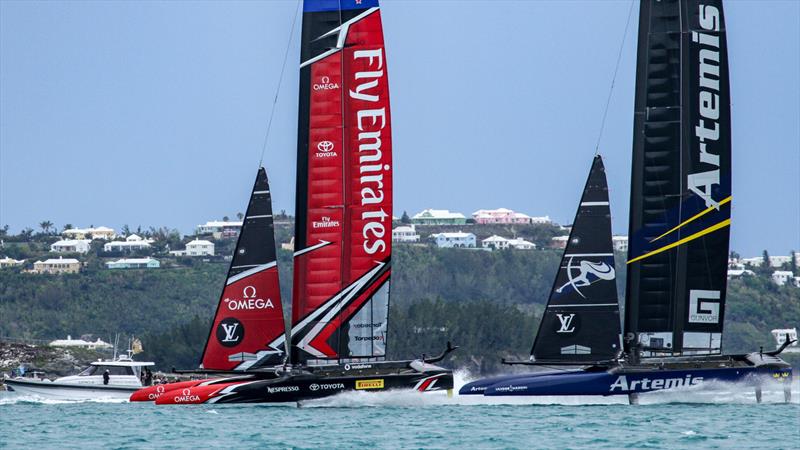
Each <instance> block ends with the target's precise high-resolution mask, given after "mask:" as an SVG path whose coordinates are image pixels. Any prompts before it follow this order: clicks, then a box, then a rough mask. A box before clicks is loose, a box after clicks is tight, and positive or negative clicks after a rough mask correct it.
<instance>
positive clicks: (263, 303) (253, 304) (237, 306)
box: [222, 286, 275, 311]
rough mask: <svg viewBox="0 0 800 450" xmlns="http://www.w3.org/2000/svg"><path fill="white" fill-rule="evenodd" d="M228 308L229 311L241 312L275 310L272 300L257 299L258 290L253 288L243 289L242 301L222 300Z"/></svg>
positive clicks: (246, 287)
mask: <svg viewBox="0 0 800 450" xmlns="http://www.w3.org/2000/svg"><path fill="white" fill-rule="evenodd" d="M222 301H223V302H224V303H225V305H226V306H227V308H228V310H229V311H239V310H243V309H248V310H253V309H275V305H274V304H273V303H272V299H270V298H268V299H266V300H264V299H262V298H257V292H256V288H255V287H253V286H245V288H244V289H242V299H233V298H225V299H223V300H222Z"/></svg>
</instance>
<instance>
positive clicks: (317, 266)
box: [292, 0, 392, 364]
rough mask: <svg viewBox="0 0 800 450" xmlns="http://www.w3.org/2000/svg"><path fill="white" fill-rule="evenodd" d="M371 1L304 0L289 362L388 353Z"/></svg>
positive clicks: (386, 153)
mask: <svg viewBox="0 0 800 450" xmlns="http://www.w3.org/2000/svg"><path fill="white" fill-rule="evenodd" d="M390 124H391V121H390V113H389V88H388V79H387V72H386V54H385V51H384V45H383V32H382V28H381V16H380V10H379V9H378V2H377V0H341V1H338V0H305V1H304V4H303V32H302V42H301V63H300V105H299V120H298V144H297V207H296V228H295V256H294V290H293V299H292V345H293V350H292V362H293V363H309V364H315V363H319V364H324V363H328V362H330V361H332V360H333V361H341V360H351V361H357V360H375V359H381V358H383V357H384V355H385V354H386V331H387V319H388V317H387V313H388V307H389V276H390V270H391V259H390V258H391V245H392V244H391V223H392V171H391V164H392V156H391V150H392V140H391V125H390Z"/></svg>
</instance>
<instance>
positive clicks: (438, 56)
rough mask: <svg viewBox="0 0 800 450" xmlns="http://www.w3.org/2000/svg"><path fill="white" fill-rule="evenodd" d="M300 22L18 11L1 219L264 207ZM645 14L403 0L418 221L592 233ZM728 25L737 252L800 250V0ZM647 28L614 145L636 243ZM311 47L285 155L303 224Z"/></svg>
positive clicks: (397, 93) (1, 89)
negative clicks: (592, 202) (637, 101)
mask: <svg viewBox="0 0 800 450" xmlns="http://www.w3.org/2000/svg"><path fill="white" fill-rule="evenodd" d="M637 4H638V2H637ZM296 5H297V3H296V2H295V1H262V2H255V1H246V2H212V1H203V2H177V1H175V2H101V1H93V2H77V1H76V2H29V1H8V0H2V1H0V224H9V225H10V226H11V228H12V230H14V231H18V230H20V229H21V228H23V227H25V226H31V227H34V228H37V226H36V224H38V223H39V222H40V221H42V220H45V219H47V220H51V221H53V222H54V223H55V224H56V225H57V226H59V227H61V226H63V225H64V224H65V223H71V224H73V225H75V226H88V225H90V224H94V225H107V226H112V227H121V226H122V225H123V224H129V225H131V226H132V227H135V226H137V225H142V226H150V225H154V226H162V225H166V226H171V227H177V228H179V229H180V230H181V231H183V232H184V233H189V232H191V231H192V230H193V227H194V226H195V225H196V224H198V223H204V222H205V221H206V220H210V219H219V218H221V217H222V216H224V215H229V216H231V217H233V216H234V215H235V214H236V213H237V212H239V211H242V210H244V208H245V205H246V203H247V196H248V192H249V190H250V187H251V185H252V181H253V178H254V176H255V170H256V168H257V165H258V160H259V155H260V154H261V147H262V142H263V139H264V132H265V129H266V122H267V119H268V115H269V111H270V106H271V104H272V99H273V97H274V96H275V91H276V85H277V82H278V78H279V73H280V68H281V61H282V60H283V54H284V51H285V49H286V45H287V42H288V39H289V30H290V28H291V25H292V18H293V16H294V11H295V6H296ZM629 6H630V2H628V1H572V2H569V1H527V2H526V1H436V0H425V1H408V0H403V1H385V2H384V3H383V8H382V11H383V12H382V14H383V20H384V27H385V35H386V42H387V44H386V46H387V53H388V67H389V79H390V86H391V96H392V97H391V99H392V116H393V132H394V150H395V153H394V161H395V162H394V168H395V186H394V188H395V205H396V211H395V213H396V215H398V216H399V215H400V214H401V213H402V211H403V210H408V211H409V213H413V212H417V211H419V210H421V209H423V208H431V207H433V208H447V209H451V210H456V211H460V212H463V213H464V214H467V215H469V214H470V213H471V212H473V211H474V210H477V209H480V208H497V207H501V206H502V207H507V208H512V209H515V210H519V211H522V212H525V213H528V214H531V215H546V214H547V215H550V216H551V217H552V218H554V219H555V220H556V221H559V222H561V223H568V222H570V221H571V220H572V216H573V214H574V212H575V209H576V205H577V202H578V200H579V195H580V190H581V189H582V185H583V182H584V181H585V178H586V174H587V171H588V169H589V165H590V163H591V157H592V155H593V154H594V147H595V142H596V140H597V137H598V130H599V128H600V122H601V118H602V114H603V109H604V106H605V102H606V98H607V95H608V92H609V85H610V83H611V78H612V74H613V72H614V66H615V62H616V59H617V53H618V51H619V46H620V42H621V41H622V36H623V31H624V29H625V21H626V19H627V17H628V10H629ZM726 8H727V10H726V18H727V25H728V43H729V52H730V61H731V84H732V90H733V92H732V99H733V108H732V110H733V145H734V188H733V191H734V194H733V198H734V200H733V205H734V206H733V228H732V230H733V231H732V232H733V241H732V248H734V249H736V250H738V251H740V252H741V253H744V254H746V255H755V254H758V253H759V252H760V251H761V250H762V249H764V248H767V249H769V250H770V252H772V253H774V254H786V253H787V252H788V251H789V249H792V248H794V249H798V248H800V2H797V1H792V0H789V1H772V2H765V1H743V0H740V1H729V2H727V3H726ZM637 12H638V7H634V11H633V17H632V19H631V28H630V30H629V31H628V35H627V40H626V42H625V46H624V48H623V53H622V59H621V62H620V68H619V75H618V77H617V81H616V87H615V90H614V94H613V97H612V99H611V104H610V108H609V112H608V119H607V122H606V128H605V133H604V135H603V139H602V141H601V146H600V148H601V153H602V154H603V155H604V157H605V159H606V167H607V169H608V174H609V177H610V179H609V182H610V185H611V191H612V192H611V194H612V196H611V199H612V212H613V214H614V231H615V232H617V233H622V234H624V233H626V232H627V214H628V196H629V182H630V158H631V157H630V153H631V136H632V124H633V118H632V110H633V95H634V92H633V87H634V65H635V48H636V32H635V31H636V26H637V25H636V22H637V17H638V15H637ZM298 22H299V20H298ZM298 26H299V23H298ZM297 31H298V30H295V35H294V40H293V42H292V43H291V46H290V48H289V52H290V53H289V64H288V66H287V71H286V75H285V77H284V80H283V87H282V88H281V90H280V93H279V96H278V103H277V106H276V110H275V111H276V115H275V119H274V123H273V132H272V134H271V137H270V140H269V145H268V147H267V153H266V156H265V165H266V167H267V170H268V173H269V175H270V178H271V181H272V191H273V195H274V200H275V208H276V210H281V209H285V210H287V212H291V211H293V209H294V165H295V139H296V124H295V122H296V118H297V75H298V69H297V66H298V60H299V39H298V33H297Z"/></svg>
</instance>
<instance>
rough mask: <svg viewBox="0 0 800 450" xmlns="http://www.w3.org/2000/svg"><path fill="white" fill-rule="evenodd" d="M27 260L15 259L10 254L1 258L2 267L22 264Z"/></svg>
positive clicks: (0, 265) (0, 264) (0, 267)
mask: <svg viewBox="0 0 800 450" xmlns="http://www.w3.org/2000/svg"><path fill="white" fill-rule="evenodd" d="M24 262H25V260H24V259H14V258H11V257H8V256H5V257H3V258H0V269H4V268H6V267H16V266H21V265H22V264H23V263H24Z"/></svg>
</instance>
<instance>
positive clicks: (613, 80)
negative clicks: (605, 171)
mask: <svg viewBox="0 0 800 450" xmlns="http://www.w3.org/2000/svg"><path fill="white" fill-rule="evenodd" d="M634 3H635V2H634V0H631V6H630V8H628V20H627V21H626V22H625V32H624V33H623V34H622V42H620V44H619V53H618V54H617V65H616V66H615V67H614V76H613V77H611V87H610V88H609V89H608V98H607V99H606V107H605V110H604V111H603V120H602V121H601V122H600V133H599V134H598V135H597V143H596V144H595V146H594V155H595V156H597V154H598V153H600V139H602V138H603V130H604V129H605V127H606V116H608V106H609V105H610V104H611V95H612V94H613V93H614V83H616V81H617V72H618V71H619V62H620V60H622V50H623V49H624V48H625V39H626V38H627V37H628V28H629V26H630V24H631V15H632V13H633V4H634Z"/></svg>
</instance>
